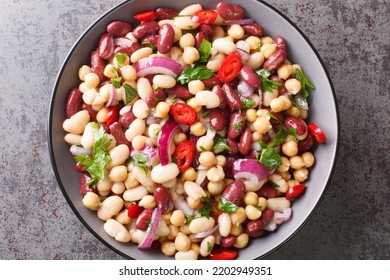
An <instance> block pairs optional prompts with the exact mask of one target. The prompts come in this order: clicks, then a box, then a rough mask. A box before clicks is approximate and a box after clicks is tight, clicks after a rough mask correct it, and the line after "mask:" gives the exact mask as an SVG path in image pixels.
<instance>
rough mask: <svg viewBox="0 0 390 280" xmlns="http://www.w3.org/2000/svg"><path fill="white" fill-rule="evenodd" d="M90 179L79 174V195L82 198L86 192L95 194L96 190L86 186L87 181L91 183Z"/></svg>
mask: <svg viewBox="0 0 390 280" xmlns="http://www.w3.org/2000/svg"><path fill="white" fill-rule="evenodd" d="M91 180H92V178H91V177H90V176H89V175H87V174H84V173H83V174H81V175H80V193H81V194H82V195H83V196H84V195H86V194H87V192H93V193H96V190H95V189H94V188H93V187H92V186H90V185H87V183H88V182H89V181H91Z"/></svg>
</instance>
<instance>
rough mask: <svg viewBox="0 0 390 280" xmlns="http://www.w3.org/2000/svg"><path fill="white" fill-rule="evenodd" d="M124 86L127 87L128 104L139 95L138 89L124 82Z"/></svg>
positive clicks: (126, 100) (126, 97)
mask: <svg viewBox="0 0 390 280" xmlns="http://www.w3.org/2000/svg"><path fill="white" fill-rule="evenodd" d="M123 87H124V88H125V105H127V104H129V103H130V102H131V101H133V99H134V98H136V97H137V95H138V91H137V90H136V89H135V88H133V87H132V86H131V85H129V84H127V83H124V84H123Z"/></svg>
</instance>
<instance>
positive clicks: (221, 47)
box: [213, 38, 237, 54]
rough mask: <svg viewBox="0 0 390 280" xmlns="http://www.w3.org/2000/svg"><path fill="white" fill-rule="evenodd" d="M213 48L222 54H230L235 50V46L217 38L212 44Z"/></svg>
mask: <svg viewBox="0 0 390 280" xmlns="http://www.w3.org/2000/svg"><path fill="white" fill-rule="evenodd" d="M213 48H215V49H216V50H217V51H218V52H220V53H224V54H231V53H232V52H234V51H235V50H236V48H237V47H236V44H234V42H232V41H230V40H229V39H227V38H218V39H216V40H215V41H214V42H213Z"/></svg>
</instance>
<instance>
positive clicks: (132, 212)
mask: <svg viewBox="0 0 390 280" xmlns="http://www.w3.org/2000/svg"><path fill="white" fill-rule="evenodd" d="M142 210H143V209H142V207H141V206H139V205H138V204H136V203H134V204H131V205H130V206H129V208H127V216H129V218H133V219H135V218H138V216H139V215H140V214H141V212H142Z"/></svg>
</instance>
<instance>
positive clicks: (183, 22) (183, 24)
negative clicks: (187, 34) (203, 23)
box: [174, 16, 200, 30]
mask: <svg viewBox="0 0 390 280" xmlns="http://www.w3.org/2000/svg"><path fill="white" fill-rule="evenodd" d="M174 21H175V25H176V26H177V27H178V28H180V29H181V30H191V29H196V28H198V27H199V26H200V24H199V23H197V22H193V21H192V20H191V16H180V17H175V18H174Z"/></svg>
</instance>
